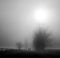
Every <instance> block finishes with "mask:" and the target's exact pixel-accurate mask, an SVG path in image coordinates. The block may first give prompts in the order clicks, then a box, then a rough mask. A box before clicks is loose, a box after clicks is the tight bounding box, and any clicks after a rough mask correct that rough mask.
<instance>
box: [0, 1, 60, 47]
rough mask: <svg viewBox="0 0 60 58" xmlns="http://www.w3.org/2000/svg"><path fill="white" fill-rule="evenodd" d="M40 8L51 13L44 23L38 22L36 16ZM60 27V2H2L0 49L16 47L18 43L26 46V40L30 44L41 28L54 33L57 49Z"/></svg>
mask: <svg viewBox="0 0 60 58" xmlns="http://www.w3.org/2000/svg"><path fill="white" fill-rule="evenodd" d="M40 7H41V8H44V9H46V10H48V11H49V14H48V15H49V17H48V18H47V19H45V20H43V21H44V23H41V22H40V21H39V22H37V20H36V19H35V16H34V11H35V10H36V9H39V8H40ZM59 25H60V0H0V37H1V38H0V47H16V42H21V43H23V44H24V41H25V40H27V41H28V42H29V44H30V43H31V42H32V40H33V39H32V38H33V35H34V31H35V30H36V29H38V28H39V27H40V26H42V27H43V28H45V29H48V31H49V32H51V33H52V36H53V37H55V38H54V42H55V43H54V44H55V47H59V43H58V42H60V26H59ZM56 43H57V44H56ZM30 45H31V44H30Z"/></svg>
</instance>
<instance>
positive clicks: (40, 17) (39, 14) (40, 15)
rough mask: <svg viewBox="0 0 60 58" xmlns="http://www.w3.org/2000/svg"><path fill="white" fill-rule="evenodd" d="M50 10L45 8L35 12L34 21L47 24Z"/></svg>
mask: <svg viewBox="0 0 60 58" xmlns="http://www.w3.org/2000/svg"><path fill="white" fill-rule="evenodd" d="M48 15H49V13H48V10H47V9H44V8H40V9H36V10H35V11H34V19H35V21H36V22H39V23H46V22H47V19H48Z"/></svg>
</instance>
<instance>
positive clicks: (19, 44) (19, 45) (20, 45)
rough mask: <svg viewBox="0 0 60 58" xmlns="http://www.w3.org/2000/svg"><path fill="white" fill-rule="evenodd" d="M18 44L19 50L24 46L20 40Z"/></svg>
mask: <svg viewBox="0 0 60 58" xmlns="http://www.w3.org/2000/svg"><path fill="white" fill-rule="evenodd" d="M16 46H17V48H18V49H19V50H20V49H21V48H22V44H21V43H20V42H18V43H16Z"/></svg>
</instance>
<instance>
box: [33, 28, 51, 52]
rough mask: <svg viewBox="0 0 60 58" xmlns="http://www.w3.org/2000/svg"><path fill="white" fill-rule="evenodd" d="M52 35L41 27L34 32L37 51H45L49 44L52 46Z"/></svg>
mask: <svg viewBox="0 0 60 58" xmlns="http://www.w3.org/2000/svg"><path fill="white" fill-rule="evenodd" d="M50 35H51V34H50V33H47V32H46V30H43V29H39V30H38V32H35V33H34V38H33V46H34V49H35V51H44V50H45V48H46V47H47V46H52V45H51V40H52V39H51V38H50Z"/></svg>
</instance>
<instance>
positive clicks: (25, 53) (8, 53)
mask: <svg viewBox="0 0 60 58" xmlns="http://www.w3.org/2000/svg"><path fill="white" fill-rule="evenodd" d="M58 55H60V49H48V50H45V51H41V52H37V51H27V50H17V49H6V50H0V56H19V57H21V56H22V57H24V56H40V57H51V56H58Z"/></svg>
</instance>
